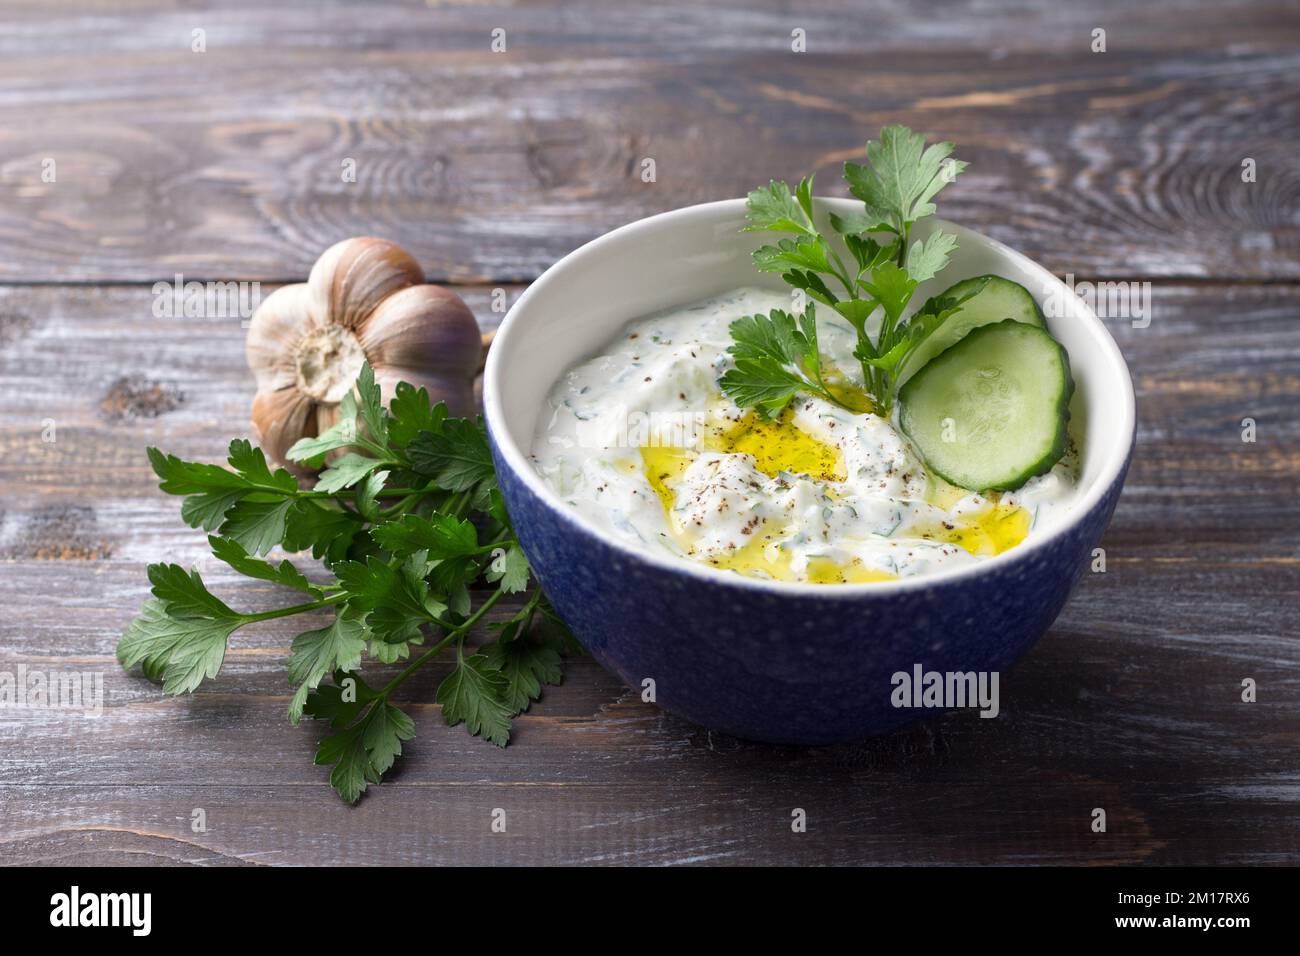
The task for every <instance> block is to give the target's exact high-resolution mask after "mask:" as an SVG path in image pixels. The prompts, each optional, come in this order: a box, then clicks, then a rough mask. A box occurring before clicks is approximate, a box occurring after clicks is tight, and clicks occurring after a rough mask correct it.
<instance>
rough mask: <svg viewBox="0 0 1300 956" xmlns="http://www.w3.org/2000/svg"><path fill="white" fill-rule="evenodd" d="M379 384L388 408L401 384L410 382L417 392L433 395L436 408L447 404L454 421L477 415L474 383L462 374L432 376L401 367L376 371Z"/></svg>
mask: <svg viewBox="0 0 1300 956" xmlns="http://www.w3.org/2000/svg"><path fill="white" fill-rule="evenodd" d="M375 382H376V384H378V385H379V391H380V393H381V394H382V395H383V399H384V404H385V405H387V404H388V403H389V402H391V401H392V400H393V396H394V395H395V394H397V383H398V382H406V383H408V384H409V385H411V386H412V387H413V388H423V389H424V390H425V391H427V392H428V393H429V401H430V402H431V403H432V404H435V405H436V404H437V403H438V402H443V403H444V404H445V405H446V406H447V413H448V414H449V415H451V416H452V417H454V418H467V417H470V416H472V415H473V414H474V409H475V407H476V405H477V403H476V402H475V400H474V382H473V380H472V379H469V378H466V377H465V376H464V375H462V374H460V373H458V372H452V371H446V372H432V371H429V370H428V369H410V368H402V367H401V366H400V365H385V366H376V367H375Z"/></svg>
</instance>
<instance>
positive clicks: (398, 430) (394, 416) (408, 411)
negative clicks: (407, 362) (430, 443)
mask: <svg viewBox="0 0 1300 956" xmlns="http://www.w3.org/2000/svg"><path fill="white" fill-rule="evenodd" d="M388 412H389V420H388V437H389V440H390V441H391V442H392V443H393V445H395V446H396V447H398V448H405V447H406V446H407V445H409V444H410V443H411V439H413V438H414V437H415V436H416V435H418V434H420V432H437V431H439V430H441V428H442V423H443V422H444V421H445V420H446V418H447V406H446V405H444V404H442V402H439V403H438V404H437V405H430V404H429V393H428V392H427V391H425V390H424V389H423V388H415V387H413V386H412V385H410V384H409V383H407V382H398V383H397V388H396V390H395V392H394V395H393V400H392V402H390V403H389V406H388Z"/></svg>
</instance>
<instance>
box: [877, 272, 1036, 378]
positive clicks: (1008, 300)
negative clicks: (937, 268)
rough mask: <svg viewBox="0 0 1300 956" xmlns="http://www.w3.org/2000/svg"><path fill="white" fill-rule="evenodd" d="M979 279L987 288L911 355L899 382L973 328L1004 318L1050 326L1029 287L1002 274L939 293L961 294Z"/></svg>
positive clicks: (946, 295)
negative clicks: (1044, 319)
mask: <svg viewBox="0 0 1300 956" xmlns="http://www.w3.org/2000/svg"><path fill="white" fill-rule="evenodd" d="M977 282H986V284H985V286H984V289H983V290H982V291H981V292H978V293H976V294H975V295H974V296H973V297H972V298H971V299H970V300H968V301H967V302H966V303H965V304H964V305H963V306H962V307H961V311H960V312H958V313H957V314H956V315H954V316H953V317H952V318H951V319H949V320H948V321H947V322H945V323H944V324H943V325H941V326H940V327H939V328H938V329H936V330H935V333H934V334H933V335H931V336H930V337H929V338H928V339H926V340H925V341H924V342H922V343H921V344H920V345H919V346H917V349H916V351H915V352H913V353H912V354H911V355H910V356H908V359H907V364H906V365H905V366H904V367H903V370H902V373H901V374H900V376H899V381H902V382H905V381H907V380H908V379H909V378H911V377H912V376H913V375H915V374H916V373H917V372H919V371H920V370H921V369H922V368H923V367H924V366H925V363H926V362H928V361H930V360H931V359H932V358H934V357H935V356H936V355H938V354H939V353H941V352H943V351H944V350H945V349H948V348H951V347H952V346H954V345H956V344H957V343H958V342H959V341H961V340H962V339H963V338H965V337H966V333H968V332H970V330H971V329H977V328H979V327H980V326H982V325H988V324H990V323H992V322H1001V321H1002V320H1003V319H1015V320H1016V321H1017V322H1023V323H1025V324H1026V325H1036V326H1038V328H1040V329H1045V328H1047V323H1046V322H1044V321H1043V313H1042V310H1040V309H1039V308H1038V303H1037V302H1035V301H1034V297H1033V296H1032V295H1030V294H1029V290H1028V289H1026V288H1025V287H1024V286H1022V285H1021V284H1020V283H1019V282H1012V281H1011V280H1010V279H1004V278H1002V276H975V277H974V278H971V279H962V280H961V281H960V282H958V283H957V284H956V285H954V286H952V287H950V288H947V289H945V290H944V291H942V292H940V293H939V295H940V296H941V297H944V298H946V297H949V296H957V297H959V296H961V295H963V294H964V293H965V292H966V291H967V290H968V289H969V288H970V287H971V286H973V285H975V283H977Z"/></svg>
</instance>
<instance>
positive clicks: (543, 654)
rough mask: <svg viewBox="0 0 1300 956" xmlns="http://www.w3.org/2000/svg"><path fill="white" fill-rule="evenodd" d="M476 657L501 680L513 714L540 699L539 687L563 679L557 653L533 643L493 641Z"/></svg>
mask: <svg viewBox="0 0 1300 956" xmlns="http://www.w3.org/2000/svg"><path fill="white" fill-rule="evenodd" d="M479 654H481V655H482V656H483V658H484V660H485V661H486V662H487V665H488V666H489V667H492V668H493V669H495V670H497V671H500V673H501V675H502V676H503V677H505V679H506V689H505V703H506V706H507V707H509V708H510V709H511V710H512V711H513V712H514V713H516V714H517V713H520V712H522V711H525V710H527V709H528V707H529V705H530V704H531V703H532V702H533V701H535V700H537V699H538V698H539V697H541V696H542V685H543V684H558V683H560V681H561V680H562V679H563V676H564V675H563V672H562V671H561V670H560V655H559V653H558V652H557V651H556V650H555V649H554V648H552V647H547V646H546V645H544V644H538V643H536V642H535V641H530V640H526V639H521V640H517V641H512V642H511V643H509V644H502V643H501V642H500V641H493V642H492V643H490V644H484V645H483V646H482V647H481V648H479Z"/></svg>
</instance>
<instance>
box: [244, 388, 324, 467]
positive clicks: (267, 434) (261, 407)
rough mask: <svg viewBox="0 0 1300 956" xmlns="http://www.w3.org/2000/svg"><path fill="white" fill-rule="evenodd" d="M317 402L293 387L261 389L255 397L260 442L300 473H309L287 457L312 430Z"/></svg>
mask: <svg viewBox="0 0 1300 956" xmlns="http://www.w3.org/2000/svg"><path fill="white" fill-rule="evenodd" d="M316 410H317V409H316V403H315V402H314V401H312V399H310V398H308V397H307V396H306V395H303V394H302V393H301V392H299V391H298V389H297V388H295V387H293V386H292V385H290V386H289V387H288V388H279V389H265V390H259V391H258V392H257V394H256V395H254V396H253V431H254V432H256V434H257V443H258V444H259V445H261V446H262V449H263V450H264V451H265V452H266V453H267V455H269V456H270V457H271V458H272V459H273V460H275V461H278V462H283V463H284V464H286V465H287V466H288V467H289V469H290V470H291V471H293V472H295V473H297V474H300V475H301V474H307V473H308V472H307V471H306V470H305V469H303V468H302V467H301V466H299V465H296V464H295V463H294V462H291V461H289V460H288V458H286V457H285V453H286V452H287V451H288V450H289V449H290V448H292V447H293V444H294V442H296V441H297V440H298V439H299V438H302V437H303V436H305V435H314V434H319V432H318V431H312V430H310V425H311V422H312V416H313V413H314V412H316Z"/></svg>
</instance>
